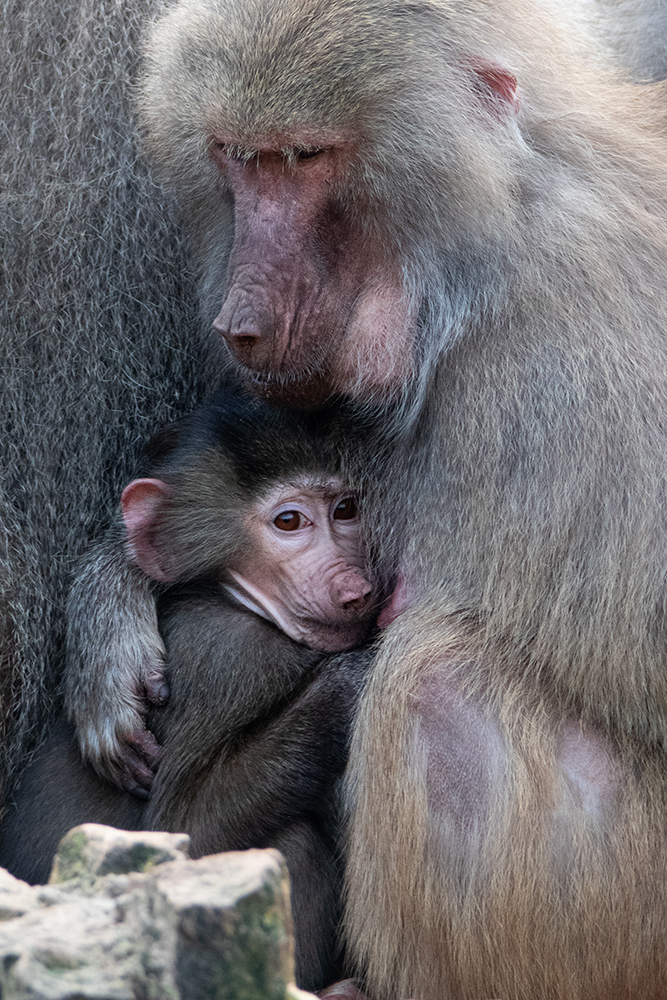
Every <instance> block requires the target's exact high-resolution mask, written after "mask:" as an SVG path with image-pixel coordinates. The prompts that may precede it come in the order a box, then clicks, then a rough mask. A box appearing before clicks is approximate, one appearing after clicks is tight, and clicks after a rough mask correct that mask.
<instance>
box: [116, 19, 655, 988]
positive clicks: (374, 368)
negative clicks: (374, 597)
mask: <svg viewBox="0 0 667 1000" xmlns="http://www.w3.org/2000/svg"><path fill="white" fill-rule="evenodd" d="M148 56H149V67H148V72H147V77H146V80H145V84H144V88H143V98H142V107H143V119H144V122H145V124H146V128H147V131H148V139H149V143H150V146H151V149H152V151H153V154H154V155H155V156H156V158H158V159H159V160H160V161H161V164H162V169H163V170H164V172H165V174H166V175H167V176H168V177H169V178H170V179H171V181H172V183H173V184H174V187H175V189H176V191H177V194H178V196H179V199H180V202H181V207H182V210H183V212H184V215H185V217H186V218H187V219H188V221H189V224H190V225H191V230H192V238H193V245H194V246H195V249H196V253H197V255H198V261H199V262H200V263H201V266H202V274H203V283H202V289H203V292H202V294H203V300H204V308H205V312H206V313H207V314H208V315H209V316H210V317H211V319H213V318H214V317H215V316H216V314H217V319H216V320H215V325H216V328H217V329H218V330H219V331H220V332H221V334H222V335H223V336H224V337H225V339H226V340H227V342H228V345H229V347H230V351H231V352H232V354H233V355H234V356H235V357H236V359H237V363H238V370H239V372H240V373H241V374H242V375H243V374H245V376H246V377H247V378H248V379H249V381H251V382H252V383H253V384H254V385H255V387H256V389H257V391H259V392H263V393H265V394H269V395H272V396H274V397H275V398H278V399H282V400H284V401H286V402H290V403H297V404H298V403H300V402H306V403H309V404H312V403H314V402H317V401H318V400H321V399H323V398H326V397H327V395H328V394H330V393H331V392H332V391H339V392H343V393H346V394H348V395H350V396H352V397H354V398H356V399H357V400H358V402H359V405H360V407H365V406H370V405H372V406H373V407H376V408H378V409H383V408H384V411H385V415H384V424H385V428H386V447H384V448H380V447H379V445H378V442H377V441H375V442H374V444H373V446H372V447H369V448H368V449H367V450H366V452H365V453H364V452H360V453H358V454H357V455H356V456H355V455H354V451H352V453H351V457H350V461H351V462H352V463H354V462H355V457H356V465H355V466H354V469H353V470H352V471H353V472H354V471H355V470H357V471H358V474H359V475H360V476H363V477H364V478H365V479H366V481H367V484H368V494H369V500H370V508H371V519H370V520H371V532H370V534H371V537H370V542H371V545H372V547H373V548H372V550H373V551H377V552H378V553H379V561H378V568H379V571H380V572H381V573H383V574H386V575H387V576H389V575H390V574H391V573H392V572H394V571H395V568H396V560H397V557H398V556H399V554H400V560H401V574H402V577H403V580H404V586H403V587H402V588H401V589H402V591H403V592H404V594H405V596H404V598H403V603H407V604H408V605H409V609H408V610H407V611H405V612H404V613H403V615H402V616H401V617H400V618H399V620H398V621H397V622H396V623H394V624H393V625H392V626H391V628H390V630H389V634H388V635H387V637H386V640H385V643H384V647H383V650H382V652H381V655H380V657H379V660H378V662H377V664H376V666H375V669H374V672H373V679H372V682H371V685H370V688H369V691H368V694H367V696H366V698H365V701H364V705H363V707H362V711H361V714H360V716H359V718H358V721H357V724H356V740H355V744H354V746H353V754H352V757H353V768H352V772H353V773H352V777H353V785H352V787H353V789H354V799H353V801H354V805H355V817H354V821H353V825H352V831H351V852H352V861H351V864H350V872H349V908H348V930H349V936H350V941H351V944H352V947H353V948H354V950H355V953H356V956H357V959H358V962H359V969H360V973H361V975H362V976H363V977H364V978H365V982H366V984H367V986H368V988H369V991H370V992H371V993H372V994H373V995H374V996H376V997H378V998H381V1000H385V998H393V997H407V996H415V997H419V998H420V1000H431V998H433V1000H435V998H439V1000H440V998H445V997H452V998H453V997H487V998H488V997H510V996H511V997H520V998H526V1000H527V998H535V997H540V998H542V997H544V998H562V1000H565V998H568V1000H574V998H581V1000H584V998H585V1000H603V998H604V1000H611V998H637V1000H639V998H641V1000H648V998H655V1000H658V998H661V997H663V996H664V994H665V991H666V989H667V968H666V966H667V958H666V957H665V956H667V919H666V916H667V890H666V889H665V888H664V885H663V883H664V878H663V874H664V870H665V866H666V864H667V846H666V843H667V838H666V837H665V833H666V832H667V831H666V827H667V780H666V778H667V771H666V769H665V763H664V746H665V736H666V727H667V671H665V660H666V657H667V653H666V650H667V628H666V623H665V614H666V611H667V608H666V598H665V595H666V594H667V579H666V577H667V560H666V558H665V556H666V553H667V545H666V542H667V525H666V521H665V517H664V504H665V495H666V491H667V421H665V418H664V414H665V412H667V350H666V347H667V344H666V342H665V341H666V338H665V330H667V221H666V219H665V202H666V200H667V165H666V163H665V157H664V153H663V149H662V147H661V146H660V147H657V146H656V144H655V141H654V139H653V137H652V133H653V132H654V131H655V130H656V129H657V128H658V122H659V120H660V119H661V118H662V116H663V114H664V110H663V109H664V97H665V95H664V91H663V90H662V89H660V90H659V92H658V91H656V90H650V89H649V88H636V87H632V86H630V85H626V84H624V83H621V82H618V81H616V80H615V79H614V78H613V76H612V75H611V73H606V72H603V71H602V70H601V68H600V62H599V60H597V59H594V58H593V57H592V55H591V53H590V50H589V48H588V46H587V42H586V39H585V38H584V37H583V36H582V37H579V36H578V35H575V33H573V32H572V31H571V30H570V25H567V26H566V28H561V26H560V25H559V23H558V22H557V20H556V19H554V16H553V15H552V14H551V13H550V12H549V11H548V10H547V9H546V8H543V7H541V6H539V5H538V4H537V3H530V2H528V0H511V2H510V0H497V2H494V3H490V2H489V0H410V2H405V0H243V2H239V0H182V2H180V3H177V4H175V5H174V7H173V8H172V9H171V10H170V12H169V13H168V14H167V15H166V17H165V18H164V19H162V20H161V22H160V23H159V24H158V26H157V28H156V30H155V32H154V33H153V35H152V38H151V41H150V45H149V49H148ZM232 217H233V220H234V226H233V242H232V241H231V240H230V237H229V233H230V230H229V226H228V222H229V219H230V218H232ZM230 244H231V246H230ZM396 604H397V608H396V610H400V607H399V606H398V605H399V602H398V601H397V602H396ZM112 724H113V720H111V722H110V725H112Z"/></svg>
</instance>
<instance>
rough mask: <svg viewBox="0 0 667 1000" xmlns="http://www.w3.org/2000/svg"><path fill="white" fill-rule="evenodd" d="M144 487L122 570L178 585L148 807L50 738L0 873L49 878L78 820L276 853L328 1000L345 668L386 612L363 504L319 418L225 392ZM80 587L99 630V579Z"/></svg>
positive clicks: (67, 735) (164, 444)
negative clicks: (365, 536) (367, 542)
mask: <svg viewBox="0 0 667 1000" xmlns="http://www.w3.org/2000/svg"><path fill="white" fill-rule="evenodd" d="M319 422H320V421H319V420H318V423H319ZM321 422H322V423H323V424H326V419H323V420H322V421H321ZM158 450H161V451H162V457H161V458H158V456H157V454H156V452H157V451H158ZM150 472H151V477H154V478H143V479H137V480H134V481H133V482H132V483H130V485H129V486H127V487H126V489H125V490H124V492H123V497H122V501H121V507H122V512H123V520H124V527H125V531H126V535H127V543H128V549H129V553H130V559H131V562H132V563H133V564H134V565H135V566H136V567H138V568H139V570H140V571H141V572H143V573H145V574H146V576H147V577H148V578H149V579H151V580H153V581H159V582H160V583H162V584H170V583H173V582H174V581H180V582H178V583H176V584H175V585H174V586H171V587H169V586H167V587H163V593H162V594H161V597H160V600H159V614H158V618H159V623H160V630H161V633H162V636H163V638H164V642H165V645H166V650H167V658H166V671H167V677H168V682H169V684H170V685H171V699H170V700H169V702H168V704H167V705H166V706H164V707H162V708H158V709H154V711H153V712H152V715H151V717H150V719H149V725H150V728H151V729H152V730H153V731H154V732H155V735H156V736H157V738H158V741H159V743H160V744H161V750H160V763H159V767H158V770H157V777H156V779H155V783H154V787H153V792H152V797H151V799H150V801H149V802H148V803H147V804H146V803H142V802H140V801H139V800H138V799H137V798H136V797H133V796H130V795H128V794H127V793H123V792H121V791H119V790H118V789H116V788H114V787H112V786H111V785H109V784H108V783H107V782H106V781H104V780H103V779H101V778H99V777H98V776H97V775H96V774H95V773H94V772H93V770H92V769H91V768H90V767H89V766H88V765H86V764H84V763H83V762H82V761H81V759H80V758H79V756H78V753H77V751H76V749H75V743H74V741H73V736H72V733H71V730H69V729H68V727H66V726H65V724H64V723H61V724H60V725H59V728H58V731H57V732H56V733H55V734H54V735H53V736H52V738H51V740H50V741H49V743H47V745H46V746H45V747H44V748H43V749H42V750H41V751H40V753H39V755H38V757H37V759H36V761H35V763H34V764H33V765H32V766H31V767H30V768H29V769H28V771H27V774H26V776H25V779H24V781H23V784H22V785H21V787H20V790H19V793H18V797H17V800H16V804H15V806H14V807H13V808H12V809H11V810H10V812H9V814H8V816H7V819H6V822H5V833H4V846H3V850H2V856H1V857H0V861H1V862H2V864H4V865H6V866H7V867H8V868H9V869H10V870H11V871H12V872H14V873H15V874H17V875H19V876H21V877H23V878H26V879H28V880H29V881H39V880H42V879H45V877H46V876H47V875H48V871H49V866H50V861H51V857H52V854H53V851H54V849H55V846H56V844H57V842H58V839H59V838H60V837H61V836H62V835H63V834H64V832H65V831H66V830H67V829H69V828H70V827H71V826H73V825H76V824H78V823H80V822H84V821H93V822H104V823H110V824H112V825H115V826H121V827H122V826H129V827H130V828H150V829H159V830H173V831H181V830H183V831H186V832H187V833H189V834H190V836H191V838H192V850H193V853H194V854H195V855H197V856H199V855H202V854H210V853H215V852H217V851H223V850H241V849H244V848H248V847H268V846H272V847H277V848H279V849H280V850H281V851H282V852H283V854H284V855H285V857H286V859H287V863H288V867H289V870H290V876H291V881H292V899H293V911H294V922H295V936H296V960H297V975H298V981H299V983H300V984H301V985H302V986H304V987H305V986H307V987H308V988H309V989H313V988H316V987H317V988H321V987H323V986H325V985H327V984H329V983H331V982H332V981H333V980H334V979H336V978H337V977H338V975H339V974H340V973H341V971H342V969H341V968H340V962H341V955H340V952H339V947H338V942H337V927H338V921H339V918H340V890H341V877H342V869H341V860H340V848H339V844H338V834H339V820H340V806H341V804H340V801H339V795H338V779H339V777H340V775H341V774H342V771H343V769H344V767H345V763H346V760H347V744H348V734H349V728H350V724H351V720H352V714H353V712H354V709H355V707H356V703H357V701H358V697H359V693H360V690H361V685H362V681H363V676H364V672H365V668H366V665H367V660H368V654H367V653H366V652H364V651H358V652H346V653H344V654H342V653H341V651H343V650H350V649H351V647H353V646H357V645H359V644H360V643H361V642H362V641H363V640H364V638H365V637H366V635H367V633H368V631H369V628H370V626H371V625H372V623H373V621H374V619H375V617H377V610H378V602H377V593H374V590H373V587H372V586H371V584H370V583H369V582H368V580H367V579H366V575H365V560H364V555H363V546H362V541H361V535H360V523H359V515H358V510H357V500H356V497H355V496H354V495H353V493H351V492H350V491H349V490H346V489H344V488H343V486H342V484H341V480H340V476H339V474H338V472H337V471H336V462H335V459H334V457H333V451H332V449H331V448H329V447H328V444H327V439H326V434H325V433H322V430H320V431H319V432H317V431H316V430H315V428H314V424H313V421H312V419H311V418H309V417H307V416H305V417H299V416H298V415H294V416H292V415H290V414H288V413H284V412H282V413H281V412H280V411H277V410H275V409H274V408H272V407H270V406H267V405H265V404H258V403H256V402H253V401H250V400H247V399H244V398H243V397H242V396H240V395H239V394H236V393H230V392H223V393H221V394H219V395H218V396H217V397H216V398H214V399H213V400H211V402H210V403H209V404H208V405H206V406H205V407H203V408H202V409H201V410H200V411H198V412H197V413H196V414H194V415H193V416H192V417H190V418H189V419H187V420H186V421H184V422H183V423H182V424H180V425H178V426H177V427H170V428H168V429H167V430H166V431H165V432H164V433H163V434H162V435H160V436H159V438H158V439H157V440H156V442H155V445H154V448H153V464H152V467H151V469H150ZM109 544H110V542H109V541H107V545H109ZM84 577H85V571H84ZM91 581H92V584H93V587H92V589H89V590H88V593H87V599H88V602H89V612H90V619H91V621H92V622H93V623H97V625H99V626H100V627H101V626H102V624H103V623H102V622H101V615H100V610H99V608H100V605H103V604H104V599H105V594H103V593H100V587H101V586H102V584H103V580H102V578H101V576H100V574H99V572H97V571H96V572H94V573H93V574H92V576H91ZM107 582H108V584H109V585H110V586H112V589H114V591H115V587H116V586H117V584H116V582H115V581H107ZM79 586H81V587H85V582H84V580H80V582H79ZM336 653H341V655H335V654H336ZM163 684H164V680H163V679H161V680H160V686H162V685H163ZM90 695H91V692H88V694H87V697H90ZM149 740H150V737H148V735H147V734H144V744H143V745H144V746H149V745H150V744H149ZM135 746H136V744H135ZM144 767H145V764H144ZM145 783H148V782H145Z"/></svg>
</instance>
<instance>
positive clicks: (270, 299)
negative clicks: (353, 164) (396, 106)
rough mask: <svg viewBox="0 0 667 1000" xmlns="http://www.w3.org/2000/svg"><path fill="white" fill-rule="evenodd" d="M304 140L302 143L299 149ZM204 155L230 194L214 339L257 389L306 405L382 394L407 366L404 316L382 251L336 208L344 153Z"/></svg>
mask: <svg viewBox="0 0 667 1000" xmlns="http://www.w3.org/2000/svg"><path fill="white" fill-rule="evenodd" d="M306 138H307V141H306ZM210 154H211V157H212V158H213V160H214V162H215V163H216V165H217V166H218V168H219V170H220V171H221V173H222V174H223V176H224V179H225V182H226V184H227V185H228V186H229V187H230V188H231V191H232V193H233V197H234V204H235V229H234V244H233V248H232V253H231V257H230V260H229V266H228V273H227V294H226V297H225V300H224V303H223V305H222V309H221V311H220V314H219V315H218V317H217V319H216V320H215V322H214V324H213V325H214V328H215V329H216V330H218V331H219V332H220V333H221V334H222V336H223V337H224V338H225V340H226V342H227V345H228V347H229V350H230V352H231V353H232V355H233V356H234V358H235V359H236V361H237V362H238V363H239V364H240V365H241V366H242V368H243V369H244V370H245V372H246V373H247V375H249V377H250V379H251V380H252V382H253V383H254V384H255V387H257V388H259V389H260V391H262V392H263V393H264V394H267V395H270V396H271V397H272V398H276V399H279V400H280V401H281V402H287V403H295V404H297V405H302V406H303V405H306V406H308V405H316V404H317V403H318V402H321V401H322V400H323V399H326V397H327V396H329V395H330V394H331V393H332V392H335V391H349V389H350V386H351V383H352V382H354V381H355V380H356V381H359V382H360V383H363V385H364V387H365V389H366V390H368V389H369V388H371V389H372V390H375V391H378V390H380V391H382V390H385V389H391V387H392V385H394V384H398V383H400V382H401V381H403V380H404V378H405V375H406V373H407V369H408V366H409V357H410V351H411V342H412V331H413V328H414V323H415V316H414V310H413V309H412V308H411V307H410V304H409V302H408V299H407V297H406V295H405V294H404V292H403V289H402V286H401V283H400V280H399V273H398V269H397V266H396V263H395V262H394V261H392V259H391V257H390V251H389V248H388V247H387V246H381V245H380V244H379V241H378V240H377V238H376V237H373V236H372V235H371V234H370V231H369V230H368V229H366V228H364V227H362V226H361V225H359V224H358V219H357V218H356V217H355V213H356V211H357V210H353V209H352V207H351V205H350V202H351V200H352V199H350V198H347V197H346V173H347V171H348V167H349V163H350V160H351V158H352V156H353V155H354V154H353V149H352V146H351V144H350V143H345V142H339V143H337V144H333V143H332V144H329V145H326V146H321V145H318V144H317V142H316V141H314V140H313V137H304V142H303V145H301V146H292V147H290V148H288V149H285V148H282V149H279V148H271V147H264V146H263V147H262V148H259V149H257V150H255V151H253V153H252V155H250V154H249V152H248V151H247V150H241V149H239V147H238V146H236V145H235V144H234V141H233V136H215V137H214V138H213V140H212V142H211V145H210Z"/></svg>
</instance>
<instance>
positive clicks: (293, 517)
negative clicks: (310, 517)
mask: <svg viewBox="0 0 667 1000" xmlns="http://www.w3.org/2000/svg"><path fill="white" fill-rule="evenodd" d="M273 523H274V524H275V526H276V528H280V530H281V531H296V530H297V529H298V528H300V527H301V523H302V516H301V514H300V513H299V511H298V510H284V511H283V512H282V513H281V514H278V516H277V517H274V519H273Z"/></svg>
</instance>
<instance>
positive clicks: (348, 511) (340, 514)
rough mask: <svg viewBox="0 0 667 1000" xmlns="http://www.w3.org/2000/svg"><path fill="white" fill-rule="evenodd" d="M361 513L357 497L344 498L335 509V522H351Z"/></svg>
mask: <svg viewBox="0 0 667 1000" xmlns="http://www.w3.org/2000/svg"><path fill="white" fill-rule="evenodd" d="M358 513H359V507H358V505H357V500H356V497H344V498H343V499H342V500H339V501H338V503H337V504H336V506H335V507H334V512H333V519H334V521H351V520H352V518H354V517H356V516H357V514H358Z"/></svg>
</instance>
